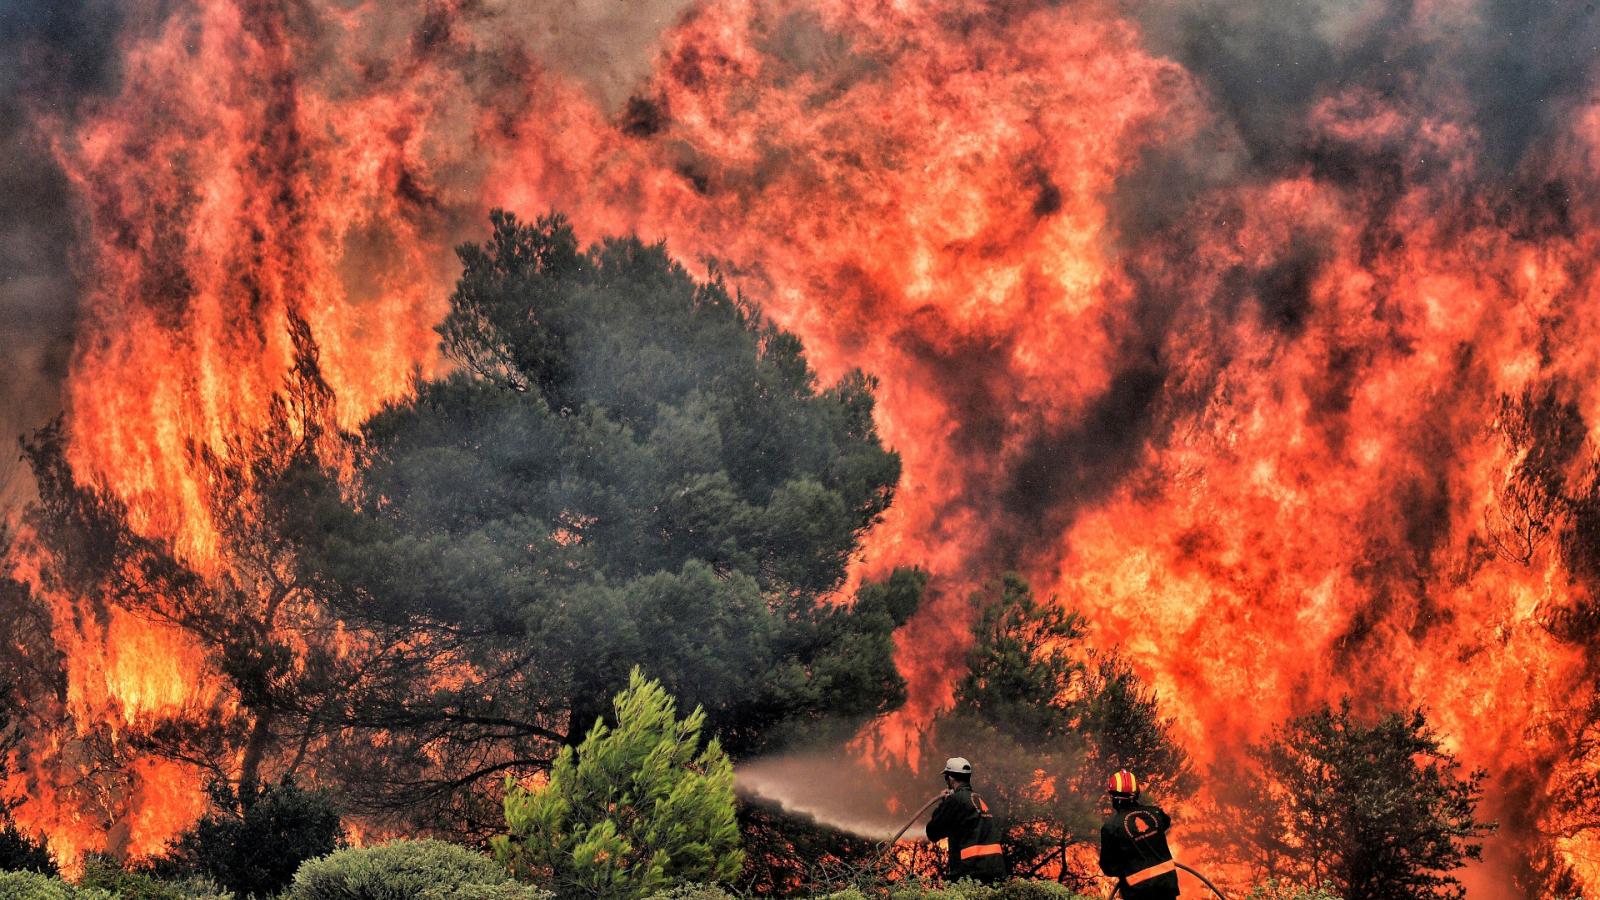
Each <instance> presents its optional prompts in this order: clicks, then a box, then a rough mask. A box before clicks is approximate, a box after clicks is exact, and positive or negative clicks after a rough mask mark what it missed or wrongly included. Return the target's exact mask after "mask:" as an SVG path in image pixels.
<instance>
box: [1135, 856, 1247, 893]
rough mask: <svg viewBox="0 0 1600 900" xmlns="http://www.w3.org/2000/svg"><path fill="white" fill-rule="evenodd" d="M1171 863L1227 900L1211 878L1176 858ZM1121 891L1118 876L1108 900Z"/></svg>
mask: <svg viewBox="0 0 1600 900" xmlns="http://www.w3.org/2000/svg"><path fill="white" fill-rule="evenodd" d="M1172 864H1173V865H1175V866H1177V867H1178V868H1180V869H1182V870H1184V871H1185V872H1188V873H1189V874H1190V875H1193V876H1194V877H1196V878H1198V879H1200V883H1201V884H1204V885H1205V886H1206V887H1208V888H1210V889H1211V893H1213V894H1216V895H1217V897H1218V898H1219V900H1228V895H1226V894H1224V893H1223V892H1222V891H1220V890H1218V889H1217V886H1216V885H1214V884H1212V883H1211V879H1209V878H1207V877H1205V876H1204V875H1201V874H1200V873H1199V872H1196V871H1195V870H1194V869H1191V868H1189V867H1188V866H1186V865H1184V864H1183V863H1181V862H1178V861H1177V860H1173V861H1172ZM1121 893H1122V880H1121V879H1120V878H1119V879H1117V886H1116V887H1114V888H1112V889H1111V897H1110V898H1109V900H1117V895H1118V894H1121Z"/></svg>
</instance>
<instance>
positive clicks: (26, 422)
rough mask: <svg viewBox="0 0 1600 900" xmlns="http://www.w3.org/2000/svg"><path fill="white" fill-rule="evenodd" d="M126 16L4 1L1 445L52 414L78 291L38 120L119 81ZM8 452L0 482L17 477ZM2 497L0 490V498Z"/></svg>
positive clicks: (67, 218)
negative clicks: (120, 32) (119, 46)
mask: <svg viewBox="0 0 1600 900" xmlns="http://www.w3.org/2000/svg"><path fill="white" fill-rule="evenodd" d="M120 21H121V17H120V16H119V14H118V11H117V9H116V8H115V7H114V6H113V5H111V4H109V3H106V2H101V0H29V2H17V0H3V2H0V353H3V354H4V358H5V364H4V366H0V429H3V431H0V439H3V440H4V441H6V442H7V443H8V444H9V441H10V440H11V439H12V438H13V437H15V436H16V435H18V434H20V433H22V432H24V431H28V430H31V429H33V428H35V427H37V426H38V425H40V424H41V423H42V422H44V421H45V420H47V419H48V418H49V417H50V416H52V415H54V413H55V412H56V411H57V409H58V407H59V396H58V392H59V388H60V384H61V380H62V379H63V378H64V377H65V373H66V365H67V360H68V357H69V355H70V352H71V346H72V338H73V327H74V323H75V321H76V319H77V297H78V294H79V285H78V284H77V282H76V279H75V277H74V275H73V268H72V252H73V245H74V241H75V234H76V232H75V228H74V224H73V214H72V206H71V200H70V197H69V193H68V186H67V184H66V181H65V179H64V178H63V176H62V173H61V171H60V169H59V167H57V166H56V164H55V162H54V161H53V160H52V158H51V156H50V153H49V151H48V148H47V147H46V146H45V144H44V143H43V140H42V137H41V135H40V133H39V131H38V130H37V129H36V128H35V127H33V125H32V122H33V119H34V117H35V116H36V115H39V114H44V115H51V116H64V117H70V116H71V115H72V113H73V109H74V107H75V106H76V104H77V103H78V102H79V101H80V100H81V99H82V98H84V97H87V96H91V95H94V94H96V93H99V92H102V91H105V90H107V89H109V88H111V87H112V86H113V85H114V83H115V80H116V72H115V60H116V54H115V53H114V46H115V40H116V36H117V33H118V29H119V24H120ZM14 457H15V450H14V449H13V448H9V447H8V449H6V450H5V451H4V457H3V460H4V461H3V462H0V480H6V479H8V477H9V476H11V475H13V474H14V473H15V471H16V466H15V465H14V461H15V460H14ZM3 496H5V493H4V488H3V486H0V497H3Z"/></svg>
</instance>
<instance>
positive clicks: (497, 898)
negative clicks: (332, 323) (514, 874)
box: [420, 881, 556, 900]
mask: <svg viewBox="0 0 1600 900" xmlns="http://www.w3.org/2000/svg"><path fill="white" fill-rule="evenodd" d="M555 896H556V895H555V894H552V893H550V892H549V891H547V890H544V889H543V888H536V887H534V886H532V885H528V884H519V883H518V882H515V881H506V882H502V883H500V884H463V885H459V886H457V887H441V888H434V889H433V890H429V891H424V892H423V893H422V896H421V898H420V900H555Z"/></svg>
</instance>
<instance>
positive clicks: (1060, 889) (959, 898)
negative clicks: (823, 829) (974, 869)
mask: <svg viewBox="0 0 1600 900" xmlns="http://www.w3.org/2000/svg"><path fill="white" fill-rule="evenodd" d="M845 893H846V894H849V893H857V892H853V891H846V892H845ZM888 895H889V900H1089V898H1086V897H1084V896H1083V895H1081V894H1079V893H1077V892H1076V891H1074V890H1072V889H1071V888H1069V887H1067V886H1066V885H1064V884H1061V883H1059V882H1055V881H1036V880H1033V879H1030V878H1014V879H1012V880H1011V881H1006V882H1002V883H1000V884H997V885H993V886H990V885H987V884H981V883H979V882H976V881H966V880H963V881H957V882H952V883H948V884H943V885H931V884H929V883H927V882H925V881H917V880H912V879H907V880H904V881H897V882H894V883H893V884H890V885H888ZM857 896H859V894H857ZM834 897H837V898H839V900H846V898H844V896H843V895H842V894H837V895H831V896H830V898H829V900H833V898H834ZM849 900H854V898H849Z"/></svg>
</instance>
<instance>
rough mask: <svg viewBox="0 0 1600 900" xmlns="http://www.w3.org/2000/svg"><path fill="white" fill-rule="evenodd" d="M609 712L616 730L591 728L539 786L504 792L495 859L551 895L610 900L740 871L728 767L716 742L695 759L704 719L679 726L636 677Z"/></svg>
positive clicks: (669, 708) (663, 701)
mask: <svg viewBox="0 0 1600 900" xmlns="http://www.w3.org/2000/svg"><path fill="white" fill-rule="evenodd" d="M614 706H615V709H616V721H617V726H616V728H615V729H614V730H613V729H610V728H607V727H606V726H605V724H604V723H597V724H596V725H595V727H594V730H593V731H591V732H589V736H588V737H586V738H584V740H583V744H582V745H580V746H579V747H578V748H577V750H576V751H574V750H573V748H571V747H567V748H565V749H563V750H562V751H561V755H560V756H559V757H558V758H557V759H556V763H555V767H554V768H553V769H552V770H551V772H550V781H549V782H548V783H546V784H545V785H543V786H541V787H539V788H536V789H535V790H532V791H528V790H525V789H523V788H522V787H521V786H519V785H517V784H515V783H513V782H508V783H507V785H506V798H505V810H506V824H507V825H508V826H509V828H510V834H508V835H502V836H501V837H498V838H495V840H494V851H495V858H496V859H498V860H500V861H501V862H503V863H505V864H506V865H507V866H509V867H510V869H511V871H512V872H513V873H514V874H516V875H517V876H518V877H520V878H522V879H523V880H525V881H540V880H543V879H549V880H550V881H549V883H551V884H552V886H554V887H555V889H556V891H557V892H558V893H561V894H568V893H570V894H575V895H580V896H589V897H599V898H619V900H621V898H637V897H648V896H650V895H652V894H654V893H657V892H658V891H660V890H661V889H662V888H664V887H667V886H668V885H670V884H672V883H674V882H695V881H727V880H729V879H732V878H733V877H734V876H735V875H737V874H738V873H739V868H740V867H741V866H742V865H743V864H744V851H742V850H740V849H739V825H738V822H737V820H736V819H735V815H734V803H733V765H732V763H730V762H729V761H728V756H727V754H725V753H723V752H722V747H721V745H720V744H719V743H718V742H717V741H716V739H715V738H713V739H712V740H711V741H710V742H709V743H708V744H707V745H706V747H705V749H704V750H701V749H700V728H701V725H702V724H704V722H705V714H704V712H703V711H701V710H700V709H696V710H695V711H694V712H692V713H690V714H689V715H688V717H686V718H684V719H682V720H680V719H678V718H677V704H676V703H675V702H674V701H673V699H672V697H671V695H669V694H668V693H667V692H666V691H665V690H664V689H663V688H662V687H661V684H660V683H659V682H656V681H651V680H647V679H646V678H645V677H644V675H643V674H641V673H640V671H639V670H638V669H634V670H633V673H632V674H631V675H630V676H629V679H628V687H627V689H625V690H624V691H622V692H621V693H620V694H618V695H617V696H616V699H615V701H614Z"/></svg>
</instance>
